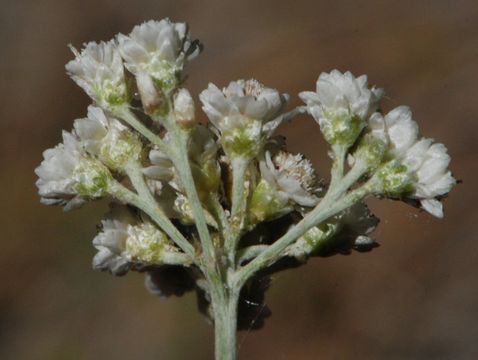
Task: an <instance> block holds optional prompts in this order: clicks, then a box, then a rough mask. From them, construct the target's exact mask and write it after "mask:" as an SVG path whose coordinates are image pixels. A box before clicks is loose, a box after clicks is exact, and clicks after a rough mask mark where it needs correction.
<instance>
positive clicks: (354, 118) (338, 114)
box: [299, 70, 383, 146]
mask: <svg viewBox="0 0 478 360" xmlns="http://www.w3.org/2000/svg"><path fill="white" fill-rule="evenodd" d="M299 96H300V98H301V99H302V100H303V101H304V102H305V103H306V105H307V110H308V112H309V113H310V114H311V115H312V116H313V117H314V119H315V120H316V121H317V122H318V123H319V125H320V128H321V130H322V133H323V134H324V137H325V139H326V140H327V141H328V142H329V143H330V144H343V145H346V146H350V145H352V144H353V143H354V142H355V140H356V139H357V137H358V135H359V134H360V132H361V131H362V129H363V128H364V127H365V122H366V120H367V119H368V117H369V116H370V115H371V114H372V113H373V112H375V111H376V110H377V109H378V108H379V104H380V100H381V98H382V96H383V90H382V89H376V88H372V89H369V88H368V85H367V76H366V75H362V76H359V77H358V78H355V77H354V76H353V75H352V73H350V72H346V73H345V74H342V73H341V72H339V71H337V70H333V71H332V72H330V74H328V73H322V74H320V76H319V79H318V80H317V90H316V92H311V91H304V92H301V93H300V94H299Z"/></svg>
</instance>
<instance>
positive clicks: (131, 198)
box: [108, 170, 195, 259]
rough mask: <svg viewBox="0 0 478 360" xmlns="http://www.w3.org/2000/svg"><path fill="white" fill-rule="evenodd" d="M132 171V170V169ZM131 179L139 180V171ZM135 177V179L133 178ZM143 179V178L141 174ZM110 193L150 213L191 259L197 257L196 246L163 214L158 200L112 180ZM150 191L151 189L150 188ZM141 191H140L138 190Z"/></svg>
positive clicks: (109, 188) (134, 181) (135, 181)
mask: <svg viewBox="0 0 478 360" xmlns="http://www.w3.org/2000/svg"><path fill="white" fill-rule="evenodd" d="M130 172H132V170H130ZM131 175H132V176H131V177H132V179H131V181H132V182H133V184H134V183H137V182H139V181H140V180H139V176H138V174H137V173H134V174H133V173H132V174H131ZM133 179H134V180H133ZM141 179H142V181H144V179H143V178H142V174H141ZM136 186H138V187H141V186H142V185H140V184H138V183H137V184H136V185H135V187H136ZM108 190H109V193H110V194H111V195H112V196H113V197H115V198H116V199H118V200H120V201H122V202H124V203H126V204H131V205H133V206H135V207H137V208H138V209H140V210H142V211H144V212H145V213H146V214H148V215H149V216H150V217H151V219H153V221H154V222H155V223H156V224H157V225H158V226H159V227H160V228H161V229H162V230H163V231H164V232H165V233H166V234H167V235H168V236H169V237H170V238H171V240H172V241H173V242H174V243H175V244H176V245H177V246H178V247H179V248H180V249H181V250H182V251H184V252H185V253H186V254H187V255H189V256H190V257H191V259H195V250H194V247H193V246H192V245H191V244H190V243H189V241H188V240H187V239H186V238H185V237H184V236H183V234H181V233H180V232H179V230H178V229H177V228H176V226H174V224H173V223H172V222H171V221H170V220H169V219H168V218H167V217H166V216H165V215H164V214H163V212H162V210H161V209H160V208H159V207H158V206H157V204H156V202H154V203H151V202H150V201H149V200H148V199H144V198H143V197H142V196H140V195H137V194H135V193H134V192H132V191H130V190H129V189H127V188H126V187H124V186H123V185H121V184H120V183H118V182H116V181H115V182H111V183H110V185H109V187H108ZM148 191H149V189H148ZM138 192H139V191H138Z"/></svg>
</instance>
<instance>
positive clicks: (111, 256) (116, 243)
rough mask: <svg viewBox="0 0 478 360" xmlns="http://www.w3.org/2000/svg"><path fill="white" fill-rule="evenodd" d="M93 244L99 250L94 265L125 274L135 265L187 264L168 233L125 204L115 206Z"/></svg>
mask: <svg viewBox="0 0 478 360" xmlns="http://www.w3.org/2000/svg"><path fill="white" fill-rule="evenodd" d="M93 245H94V246H95V248H96V249H97V250H98V253H97V254H96V255H95V257H94V258H93V268H94V269H97V270H108V271H110V272H111V273H112V274H114V275H123V274H125V273H126V272H127V271H128V270H129V269H131V268H132V267H134V268H136V269H140V268H142V267H144V266H149V265H153V266H159V265H163V264H184V260H185V257H184V254H181V253H179V251H178V249H177V248H176V247H174V246H173V245H172V244H171V242H170V240H169V238H168V237H167V236H166V234H164V233H163V232H162V231H161V230H159V229H158V228H157V227H156V226H155V225H153V224H152V223H150V222H148V221H141V220H140V219H139V218H137V217H136V216H134V215H133V214H132V213H131V211H130V210H129V209H128V208H127V207H125V206H114V207H113V208H112V210H111V212H110V213H109V214H108V216H107V219H105V220H103V221H102V230H101V232H100V233H98V235H97V236H96V237H95V238H94V239H93Z"/></svg>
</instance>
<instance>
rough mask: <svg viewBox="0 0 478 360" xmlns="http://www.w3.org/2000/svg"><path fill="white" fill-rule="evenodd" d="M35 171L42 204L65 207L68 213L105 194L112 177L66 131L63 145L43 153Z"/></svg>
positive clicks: (76, 139) (74, 137)
mask: <svg viewBox="0 0 478 360" xmlns="http://www.w3.org/2000/svg"><path fill="white" fill-rule="evenodd" d="M43 157H44V160H43V161H42V163H41V164H40V166H38V167H37V168H36V169H35V173H36V174H37V175H38V180H37V182H36V185H37V187H38V193H39V194H40V196H41V202H42V203H43V204H46V205H65V210H66V211H67V210H71V209H75V208H77V207H79V206H81V205H82V204H83V203H84V202H85V199H86V198H94V197H99V196H102V195H104V192H105V191H106V187H107V185H108V181H109V179H110V176H111V175H110V174H109V172H108V170H107V169H106V168H104V166H103V165H102V164H101V163H99V162H98V161H96V160H94V159H90V158H88V157H86V156H85V154H84V150H83V148H82V146H81V143H80V142H79V140H78V138H77V137H76V136H75V135H73V134H71V133H69V132H67V131H64V132H63V143H60V144H59V145H57V146H56V147H55V148H53V149H48V150H46V151H45V152H44V153H43Z"/></svg>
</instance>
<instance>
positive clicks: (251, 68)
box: [0, 0, 478, 360]
mask: <svg viewBox="0 0 478 360" xmlns="http://www.w3.org/2000/svg"><path fill="white" fill-rule="evenodd" d="M0 8H1V13H0V39H1V50H0V71H1V77H2V79H1V81H0V96H1V99H2V100H1V106H0V131H1V132H0V134H1V140H0V159H1V171H0V189H1V193H2V194H1V200H2V201H1V204H2V206H1V210H0V211H1V216H0V219H1V229H2V242H1V244H2V247H1V250H0V264H1V266H2V271H1V272H0V358H1V359H88V360H89V359H118V360H120V359H121V360H123V359H147V360H149V359H168V360H169V359H211V358H212V328H211V327H210V326H209V325H208V324H207V323H206V322H205V321H204V320H203V318H202V317H201V315H199V313H198V312H197V310H196V303H195V297H194V295H192V294H191V295H187V296H185V297H183V298H170V299H168V300H165V301H164V300H161V299H158V298H156V297H154V296H152V295H150V294H148V293H147V292H146V291H145V290H144V288H143V278H142V276H139V275H137V274H130V275H128V276H126V277H124V278H119V279H117V278H114V277H112V276H109V275H107V274H102V273H96V272H93V271H92V270H91V268H90V261H91V257H92V255H93V254H94V250H93V248H92V246H91V244H90V240H91V239H92V238H93V236H94V234H95V231H96V230H95V226H96V224H97V223H98V222H99V219H100V217H101V216H102V214H103V213H104V212H105V210H106V204H105V203H96V204H90V205H89V206H86V207H85V208H83V209H82V210H80V211H78V212H73V213H67V214H64V213H62V211H61V210H60V209H59V208H48V207H45V206H41V205H40V204H39V199H38V196H37V194H36V188H35V186H34V182H35V180H36V178H35V176H34V174H33V169H34V168H35V167H36V166H37V165H38V164H39V162H40V160H41V153H42V151H43V150H44V149H46V148H48V147H51V146H53V145H55V144H56V143H58V142H59V141H60V131H61V129H70V128H71V126H72V121H73V119H75V118H77V117H82V116H84V114H85V113H86V106H87V104H88V102H89V100H88V99H87V97H86V96H85V95H84V94H83V92H82V91H81V90H80V89H79V88H78V87H76V86H75V85H74V83H73V82H72V81H71V80H69V79H68V77H67V76H66V75H65V72H64V68H63V67H64V64H65V63H66V62H67V61H68V60H69V59H71V58H72V55H71V54H70V53H69V50H68V49H67V47H66V44H67V43H70V42H71V43H72V44H74V45H76V46H80V45H81V43H82V42H85V41H89V40H108V39H110V38H111V37H112V36H113V35H114V34H116V33H118V32H123V33H127V32H129V30H130V29H131V28H132V27H133V25H135V24H137V23H140V22H142V21H144V20H148V19H151V18H153V19H160V18H162V17H166V16H169V17H171V18H172V19H173V20H176V21H188V22H189V23H190V25H191V29H192V33H193V36H195V37H198V38H199V39H201V40H202V41H203V43H204V44H205V51H204V53H203V54H202V55H201V56H200V57H199V58H198V59H196V60H195V61H194V63H193V64H192V65H191V66H190V67H189V74H190V78H189V86H190V89H191V90H192V91H193V92H194V93H195V94H197V93H198V92H199V91H200V90H201V89H203V88H205V87H206V86H207V83H208V82H209V81H211V82H214V83H216V84H218V85H225V84H226V83H227V82H228V81H229V80H233V79H237V78H242V77H245V78H248V77H255V78H257V79H258V80H260V81H262V82H263V83H265V84H267V85H269V86H272V87H276V88H278V89H280V90H283V91H285V92H288V93H290V94H291V96H292V104H291V105H296V104H298V103H299V101H298V98H297V96H296V94H297V93H298V92H299V91H301V90H305V89H312V88H314V86H315V80H316V78H317V76H318V74H319V73H320V72H321V71H330V70H331V69H333V68H338V69H341V70H347V69H349V70H351V71H352V72H354V73H355V74H356V75H360V74H362V73H366V74H368V75H369V79H370V82H371V83H372V84H377V85H379V86H382V87H384V88H385V89H386V92H387V95H388V97H387V99H386V100H385V105H384V107H385V109H386V110H389V109H391V108H392V107H395V106H398V105H401V104H407V105H410V106H411V107H412V109H413V111H414V115H415V118H416V119H417V120H418V121H419V122H420V124H421V129H422V131H423V133H424V134H425V135H426V136H429V137H434V138H436V139H438V140H440V141H442V142H444V143H445V144H446V145H447V146H448V147H449V150H450V153H451V155H452V157H453V162H452V169H453V170H454V173H455V175H456V176H457V177H458V178H461V179H463V180H464V184H462V185H460V186H458V187H457V188H456V189H455V191H454V192H453V193H452V195H451V196H450V198H449V199H447V200H446V202H445V212H446V217H445V219H444V220H436V219H434V218H432V217H431V216H429V215H427V214H425V213H420V212H419V211H417V210H415V209H413V208H410V207H408V206H406V205H404V204H400V203H395V202H390V201H381V202H379V201H371V202H370V204H371V206H372V208H373V210H374V211H375V213H376V214H377V215H379V217H380V218H381V219H382V223H381V225H380V228H379V230H378V231H377V232H376V234H375V235H376V238H377V239H378V241H379V242H380V243H381V244H382V246H381V247H379V248H378V249H375V250H374V251H372V252H371V253H368V254H359V253H353V254H352V255H350V256H341V255H339V256H335V257H331V258H327V259H314V260H312V261H310V262H309V264H307V266H304V267H302V268H300V269H297V270H293V271H288V272H285V273H281V274H279V275H277V276H275V278H274V281H273V284H272V288H271V290H270V291H269V293H268V295H267V303H268V305H269V306H270V307H271V309H272V312H273V315H272V317H271V318H270V319H268V321H267V323H266V326H265V328H264V329H262V330H260V331H258V332H250V333H248V332H241V333H240V334H239V344H240V352H239V354H240V358H241V359H473V358H477V357H478V283H477V272H478V244H477V243H476V240H477V239H476V237H477V235H478V231H477V226H476V223H477V221H478V217H477V214H478V211H477V209H476V204H477V203H478V196H477V191H476V190H473V188H472V186H474V185H475V184H476V183H477V180H478V162H477V153H476V146H477V145H478V144H477V140H478V136H477V132H478V121H477V119H476V113H477V108H476V97H477V89H478V87H477V84H478V67H477V64H478V61H477V59H478V2H476V1H472V0H468V1H459V0H448V1H445V0H428V1H409V0H406V1H388V0H387V1H372V0H369V1H360V2H359V1H353V0H347V1H317V0H316V1H313V0H310V1H307V0H303V1H300V0H295V1H282V0H280V1H279V0H270V1H259V0H241V1H239V0H237V1H225V0H222V1H220V0H207V1H184V0H168V1H161V0H154V1H149V0H137V1H124V0H82V1H80V0H78V1H73V0H23V1H20V0H16V1H14V0H1V1H0ZM283 133H284V134H286V135H287V136H288V138H289V144H290V147H291V148H292V150H294V151H303V152H305V153H306V154H307V155H308V156H310V157H311V158H312V159H313V161H314V163H315V164H316V165H317V168H318V169H319V172H320V173H321V174H323V175H324V176H327V172H328V170H329V165H330V164H329V160H328V159H327V157H326V148H325V146H324V144H323V142H322V140H321V137H320V135H319V132H318V127H317V126H316V125H315V123H314V122H313V121H312V120H310V119H307V118H305V117H304V118H303V119H298V120H297V121H296V122H295V123H293V124H292V125H289V126H287V127H285V128H284V129H283Z"/></svg>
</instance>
